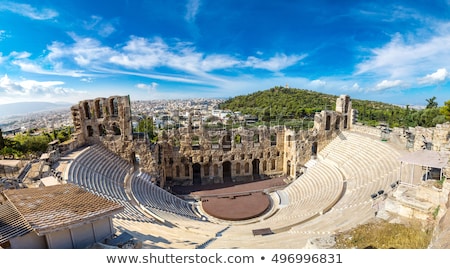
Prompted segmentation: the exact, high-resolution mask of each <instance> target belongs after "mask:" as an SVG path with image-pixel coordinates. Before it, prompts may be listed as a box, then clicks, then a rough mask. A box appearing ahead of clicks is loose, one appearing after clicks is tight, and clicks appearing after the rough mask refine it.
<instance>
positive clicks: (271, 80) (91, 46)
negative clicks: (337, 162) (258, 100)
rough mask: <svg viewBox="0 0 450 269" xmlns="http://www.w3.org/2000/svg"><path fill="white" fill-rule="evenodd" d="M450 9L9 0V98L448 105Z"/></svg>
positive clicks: (2, 45)
mask: <svg viewBox="0 0 450 269" xmlns="http://www.w3.org/2000/svg"><path fill="white" fill-rule="evenodd" d="M449 11H450V3H449V2H447V1H433V2H431V3H430V2H420V1H414V2H412V3H411V2H410V1H396V2H395V3H393V2H392V1H369V2H361V3H353V2H352V1H348V2H347V1H345V2H342V1H340V2H339V3H336V2H333V1H314V2H309V1H308V2H307V1H288V0H286V1H253V0H251V1H245V2H243V1H234V0H232V1H226V2H219V1H204V0H203V1H202V0H188V1H122V0H118V1H113V2H111V1H95V2H92V1H85V0H82V1H76V2H73V1H69V2H61V1H54V0H47V1H0V97H1V98H0V104H6V103H12V102H23V101H52V102H69V103H76V102H78V101H79V100H84V99H89V98H95V97H106V96H111V95H130V97H131V99H132V100H152V99H153V100H154V99H186V98H201V97H205V98H223V97H233V96H237V95H243V94H249V93H252V92H255V91H259V90H265V89H269V88H271V87H274V86H285V85H289V86H290V87H293V88H301V89H308V90H313V91H318V92H323V93H328V94H334V95H340V94H348V95H350V96H351V97H352V98H357V99H367V100H375V101H382V102H387V103H392V104H399V105H406V104H410V105H424V104H426V101H425V100H426V99H427V98H431V97H432V96H436V97H437V100H436V101H437V102H438V103H439V105H443V103H444V102H445V101H446V100H448V99H450V98H449V96H450V94H449V93H448V89H447V87H448V85H449V84H448V80H449V78H450V74H449V70H450V66H449V65H450V64H449V63H450V50H449V49H448V48H447V44H448V43H449V41H450V23H449V22H448V20H447V18H448V15H449Z"/></svg>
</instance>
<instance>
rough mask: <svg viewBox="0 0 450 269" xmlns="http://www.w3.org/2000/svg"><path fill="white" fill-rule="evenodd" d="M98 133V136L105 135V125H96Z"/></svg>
mask: <svg viewBox="0 0 450 269" xmlns="http://www.w3.org/2000/svg"><path fill="white" fill-rule="evenodd" d="M98 134H99V135H100V136H105V135H106V128H105V125H103V124H99V125H98Z"/></svg>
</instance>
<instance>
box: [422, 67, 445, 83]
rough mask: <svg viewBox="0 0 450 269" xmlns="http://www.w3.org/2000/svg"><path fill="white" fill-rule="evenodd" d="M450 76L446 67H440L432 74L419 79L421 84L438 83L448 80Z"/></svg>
mask: <svg viewBox="0 0 450 269" xmlns="http://www.w3.org/2000/svg"><path fill="white" fill-rule="evenodd" d="M449 77H450V73H449V72H448V71H447V69H445V68H440V69H438V70H437V71H436V72H434V73H432V74H428V75H426V76H425V77H422V78H420V79H419V84H436V83H441V82H444V81H446V80H447V79H448V78H449Z"/></svg>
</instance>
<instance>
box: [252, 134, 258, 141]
mask: <svg viewBox="0 0 450 269" xmlns="http://www.w3.org/2000/svg"><path fill="white" fill-rule="evenodd" d="M253 143H259V134H254V135H253Z"/></svg>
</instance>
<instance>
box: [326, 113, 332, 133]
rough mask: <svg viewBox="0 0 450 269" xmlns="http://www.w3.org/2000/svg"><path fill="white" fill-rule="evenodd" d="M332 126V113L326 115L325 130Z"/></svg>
mask: <svg viewBox="0 0 450 269" xmlns="http://www.w3.org/2000/svg"><path fill="white" fill-rule="evenodd" d="M330 128H331V116H330V115H326V117H325V131H328V130H330Z"/></svg>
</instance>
